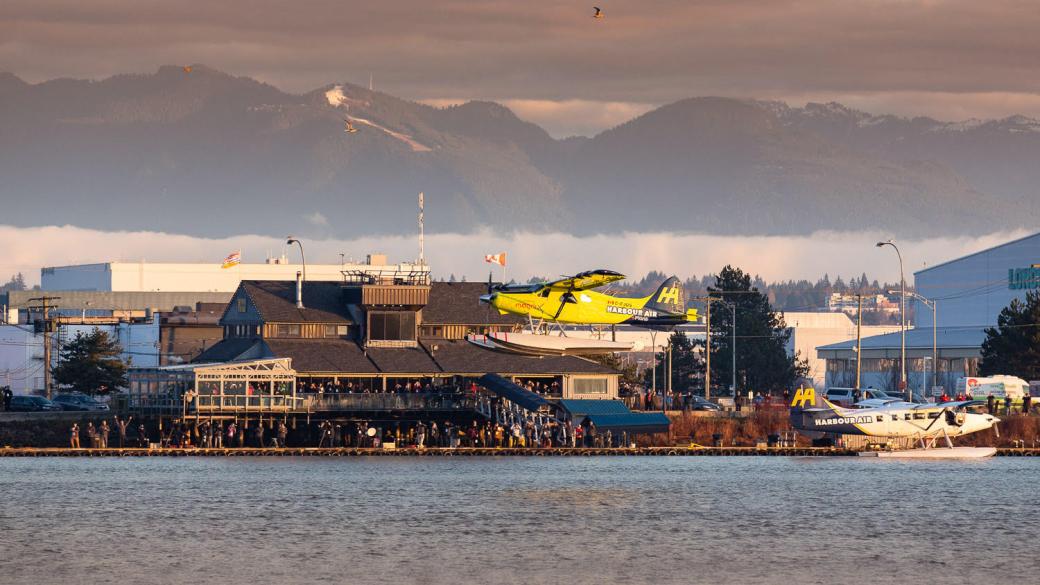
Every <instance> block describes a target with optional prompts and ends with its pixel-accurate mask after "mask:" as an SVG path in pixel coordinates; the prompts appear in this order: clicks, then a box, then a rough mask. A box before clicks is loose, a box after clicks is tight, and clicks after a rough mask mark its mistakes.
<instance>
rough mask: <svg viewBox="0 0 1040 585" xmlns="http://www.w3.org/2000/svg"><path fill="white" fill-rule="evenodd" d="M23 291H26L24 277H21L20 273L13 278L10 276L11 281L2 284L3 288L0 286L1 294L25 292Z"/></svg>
mask: <svg viewBox="0 0 1040 585" xmlns="http://www.w3.org/2000/svg"><path fill="white" fill-rule="evenodd" d="M25 289H26V286H25V277H24V276H22V273H21V272H19V273H18V274H15V275H14V276H12V277H11V280H9V281H8V282H7V284H4V285H3V286H0V291H3V292H7V291H19V290H25Z"/></svg>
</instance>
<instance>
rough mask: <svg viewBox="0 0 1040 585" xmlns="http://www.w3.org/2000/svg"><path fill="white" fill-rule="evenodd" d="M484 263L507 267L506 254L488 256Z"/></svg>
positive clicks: (485, 257)
mask: <svg viewBox="0 0 1040 585" xmlns="http://www.w3.org/2000/svg"><path fill="white" fill-rule="evenodd" d="M484 262H487V263H488V264H498V265H499V266H505V265H506V253H505V252H500V253H498V254H487V255H485V256H484Z"/></svg>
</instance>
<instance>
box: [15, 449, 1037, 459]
mask: <svg viewBox="0 0 1040 585" xmlns="http://www.w3.org/2000/svg"><path fill="white" fill-rule="evenodd" d="M856 453H857V452H856V451H853V450H850V449H834V448H827V447H771V448H756V447H636V448H630V449H625V448H613V449H608V448H586V447H577V448H555V447H554V448H531V449H528V448H488V447H459V448H455V449H448V448H430V449H413V448H408V449H359V448H352V447H332V448H315V447H288V448H284V449H275V448H252V447H245V448H221V449H194V448H191V449H176V448H171V449H136V448H130V449H66V448H29V447H22V448H6V449H0V457H301V456H304V457H505V456H522V457H589V456H614V457H625V456H627V457H660V456H672V457H675V456H700V457H710V456H774V457H836V456H838V457H840V456H845V457H849V456H854V455H856ZM997 456H1000V457H1040V449H998V450H997Z"/></svg>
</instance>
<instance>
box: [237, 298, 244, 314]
mask: <svg viewBox="0 0 1040 585" xmlns="http://www.w3.org/2000/svg"><path fill="white" fill-rule="evenodd" d="M238 312H239V313H245V312H246V300H245V299H238Z"/></svg>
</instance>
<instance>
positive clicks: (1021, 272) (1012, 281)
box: [1008, 264, 1040, 290]
mask: <svg viewBox="0 0 1040 585" xmlns="http://www.w3.org/2000/svg"><path fill="white" fill-rule="evenodd" d="M1008 288H1009V289H1011V290H1026V289H1035V288H1040V264H1034V265H1033V266H1031V267H1029V268H1009V269H1008Z"/></svg>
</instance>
